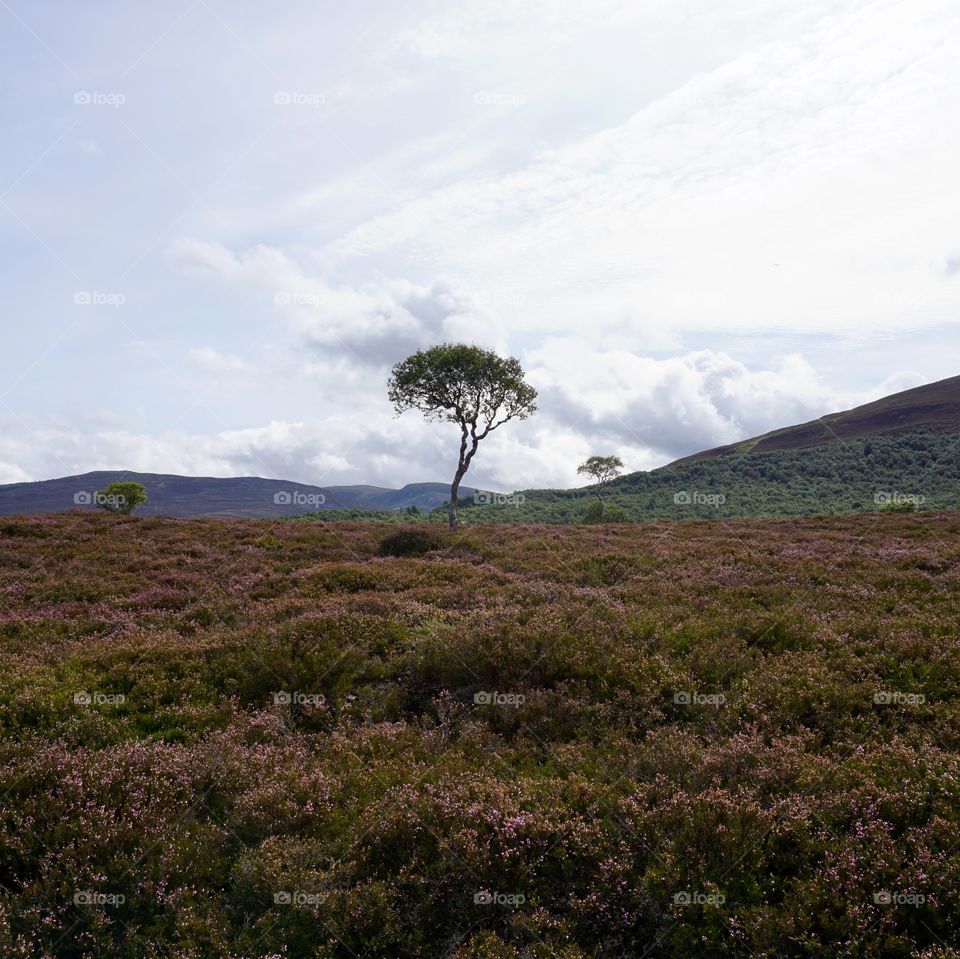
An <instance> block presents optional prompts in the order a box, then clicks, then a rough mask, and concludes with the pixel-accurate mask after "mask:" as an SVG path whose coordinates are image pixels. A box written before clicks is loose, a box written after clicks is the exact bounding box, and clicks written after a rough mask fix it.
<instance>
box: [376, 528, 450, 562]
mask: <svg viewBox="0 0 960 959" xmlns="http://www.w3.org/2000/svg"><path fill="white" fill-rule="evenodd" d="M442 546H443V538H442V537H441V536H440V534H439V533H438V532H436V531H435V530H432V529H429V528H425V527H422V526H420V527H416V526H414V527H405V528H403V529H398V530H396V531H395V532H393V533H388V534H387V535H386V536H384V537H383V539H381V540H380V545H379V547H378V548H377V553H378V554H379V555H380V556H423V554H424V553H429V552H430V551H431V550H434V549H440V548H441V547H442Z"/></svg>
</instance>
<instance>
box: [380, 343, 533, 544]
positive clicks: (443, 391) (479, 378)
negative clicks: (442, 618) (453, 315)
mask: <svg viewBox="0 0 960 959" xmlns="http://www.w3.org/2000/svg"><path fill="white" fill-rule="evenodd" d="M387 395H388V396H389V398H390V402H391V403H393V405H394V408H395V409H396V411H397V413H398V414H399V413H403V412H404V411H406V410H411V409H414V410H419V411H420V412H421V413H423V415H424V416H425V417H427V419H433V420H446V421H448V422H450V423H456V424H457V426H459V427H460V450H459V454H458V458H457V468H456V472H455V473H454V477H453V483H452V484H451V488H450V503H449V507H448V509H449V521H450V529H452V530H453V529H456V528H457V523H458V518H457V507H458V505H459V502H458V496H457V491H458V489H459V486H460V481H461V480H462V479H463V476H464V474H465V473H466V472H467V470H468V469H469V468H470V463H471V461H472V460H473V457H474V456H475V455H476V452H477V448H478V447H479V445H480V442H481V441H482V440H484V439H486V438H487V436H489V435H490V433H492V432H493V431H494V430H495V429H498V428H499V427H501V426H503V424H504V423H507V422H509V421H510V420H512V419H520V420H523V419H526V418H527V417H528V416H532V415H533V414H534V413H535V412H536V410H537V403H536V399H537V391H536V390H535V389H534V388H533V387H532V386H530V384H529V383H526V382H525V381H524V379H523V368H522V367H521V366H520V363H519V361H518V360H515V359H513V358H512V357H511V358H509V359H504V358H503V357H502V356H498V355H497V354H496V353H494V352H493V351H491V350H483V349H481V348H480V347H478V346H466V345H463V344H457V343H444V344H442V345H440V346H434V347H431V348H430V349H429V350H421V351H420V352H418V353H414V354H413V355H412V356H408V357H407V358H406V359H405V360H403V361H402V362H400V363H397V364H396V366H394V368H393V372H392V373H391V375H390V380H389V382H388V383H387Z"/></svg>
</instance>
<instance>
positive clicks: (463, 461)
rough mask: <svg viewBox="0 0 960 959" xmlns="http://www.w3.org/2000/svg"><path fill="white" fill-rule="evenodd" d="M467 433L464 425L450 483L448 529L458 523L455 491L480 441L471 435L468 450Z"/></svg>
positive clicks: (456, 525) (454, 527)
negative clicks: (455, 469)
mask: <svg viewBox="0 0 960 959" xmlns="http://www.w3.org/2000/svg"><path fill="white" fill-rule="evenodd" d="M467 435H468V434H467V430H466V427H464V430H463V437H462V439H461V440H460V462H459V463H458V464H457V472H456V474H455V475H454V477H453V483H451V484H450V529H452V530H455V529H456V528H457V527H458V526H459V525H460V522H459V520H458V519H457V493H458V491H459V489H460V480H462V479H463V475H464V473H466V472H467V470H468V469H469V468H470V460H472V459H473V454H474V453H476V452H477V446H478V445H479V442H480V441H479V440H478V439H477V437H476V436H473V437H472V439H473V442H472V443H471V444H470V449H469V450H468V449H467Z"/></svg>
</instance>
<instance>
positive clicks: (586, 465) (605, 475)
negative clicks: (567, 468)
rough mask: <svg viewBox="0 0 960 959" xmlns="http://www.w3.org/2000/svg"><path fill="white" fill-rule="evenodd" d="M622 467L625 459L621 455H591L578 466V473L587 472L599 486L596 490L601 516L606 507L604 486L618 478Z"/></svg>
mask: <svg viewBox="0 0 960 959" xmlns="http://www.w3.org/2000/svg"><path fill="white" fill-rule="evenodd" d="M621 469H623V461H622V460H621V459H620V457H619V456H591V457H590V458H589V459H587V460H584V461H583V462H582V463H581V464H580V465H579V466H578V467H577V472H578V473H586V474H587V475H588V476H592V477H593V478H594V479H595V480H596V483H597V488H596V490H595V492H596V494H597V499H598V500H600V515H601V516H602V515H603V513H604V510H605V508H606V507H605V505H604V502H603V488H604V487H605V486H606V485H607V483H609V482H610V480H612V479H616V478H617V477H618V476H619V475H620V470H621Z"/></svg>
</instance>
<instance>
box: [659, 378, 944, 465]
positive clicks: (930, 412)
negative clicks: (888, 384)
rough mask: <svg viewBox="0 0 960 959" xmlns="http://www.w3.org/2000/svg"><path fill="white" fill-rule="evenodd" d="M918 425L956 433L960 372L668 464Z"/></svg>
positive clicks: (910, 428)
mask: <svg viewBox="0 0 960 959" xmlns="http://www.w3.org/2000/svg"><path fill="white" fill-rule="evenodd" d="M917 429H925V430H931V431H940V432H944V433H960V376H951V377H948V378H947V379H943V380H936V381H934V382H933V383H924V384H923V385H921V386H914V387H911V388H910V389H907V390H900V391H898V392H896V393H891V394H889V395H888V396H884V397H881V398H880V399H878V400H873V401H871V402H870V403H863V404H861V405H860V406H854V407H852V408H851V409H849V410H841V411H839V412H837V413H828V414H826V415H825V416H821V417H818V418H816V419H813V420H808V421H807V422H805V423H797V424H795V425H794V426H783V427H779V428H778V429H775V430H770V431H769V432H767V433H761V434H760V435H759V436H753V437H749V438H748V439H744V440H738V441H737V442H735V443H728V444H726V445H725V446H716V447H713V448H712V449H708V450H702V451H701V452H699V453H692V454H690V455H689V456H683V457H681V458H680V459H678V460H674V461H673V462H672V463H670V464H668V466H681V465H683V464H685V463H692V462H694V461H696V460H703V459H712V458H714V457H717V456H725V455H728V454H731V453H772V452H775V451H778V450H796V449H808V448H810V447H812V446H822V445H824V444H827V443H832V442H844V441H848V440H853V439H866V438H868V437H870V436H891V435H896V434H898V433H907V432H910V431H913V430H917ZM662 468H666V467H662Z"/></svg>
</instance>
